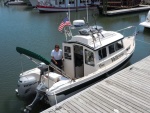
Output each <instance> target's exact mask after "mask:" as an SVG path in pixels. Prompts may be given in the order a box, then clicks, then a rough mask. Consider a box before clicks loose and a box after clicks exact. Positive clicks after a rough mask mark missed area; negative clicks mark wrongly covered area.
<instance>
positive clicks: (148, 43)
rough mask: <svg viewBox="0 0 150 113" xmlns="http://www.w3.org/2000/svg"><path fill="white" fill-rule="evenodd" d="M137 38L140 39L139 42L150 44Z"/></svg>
mask: <svg viewBox="0 0 150 113" xmlns="http://www.w3.org/2000/svg"><path fill="white" fill-rule="evenodd" d="M135 40H137V41H139V42H142V43H145V44H148V45H150V43H149V42H145V41H142V40H138V39H135Z"/></svg>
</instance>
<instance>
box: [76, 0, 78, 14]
mask: <svg viewBox="0 0 150 113" xmlns="http://www.w3.org/2000/svg"><path fill="white" fill-rule="evenodd" d="M77 11H78V0H76V12H77Z"/></svg>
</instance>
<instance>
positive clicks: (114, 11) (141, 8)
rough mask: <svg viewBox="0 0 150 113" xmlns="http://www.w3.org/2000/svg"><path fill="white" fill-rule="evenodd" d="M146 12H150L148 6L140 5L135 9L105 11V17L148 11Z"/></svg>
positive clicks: (149, 6)
mask: <svg viewBox="0 0 150 113" xmlns="http://www.w3.org/2000/svg"><path fill="white" fill-rule="evenodd" d="M148 10H150V5H140V7H136V8H128V9H119V10H113V11H107V13H106V15H117V14H124V13H132V12H138V11H148Z"/></svg>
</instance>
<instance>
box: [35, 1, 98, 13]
mask: <svg viewBox="0 0 150 113" xmlns="http://www.w3.org/2000/svg"><path fill="white" fill-rule="evenodd" d="M68 4H69V6H68ZM87 4H88V5H89V7H90V8H91V9H94V8H96V5H99V4H100V0H87ZM68 7H69V8H70V11H75V10H85V9H86V0H75V1H74V0H60V2H58V1H57V0H40V1H38V5H37V9H38V10H39V11H40V12H64V11H68Z"/></svg>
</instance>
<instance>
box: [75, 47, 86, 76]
mask: <svg viewBox="0 0 150 113" xmlns="http://www.w3.org/2000/svg"><path fill="white" fill-rule="evenodd" d="M83 61H84V60H83V46H80V45H74V62H75V63H74V64H75V65H74V67H75V78H80V77H83V76H84V64H83Z"/></svg>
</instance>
